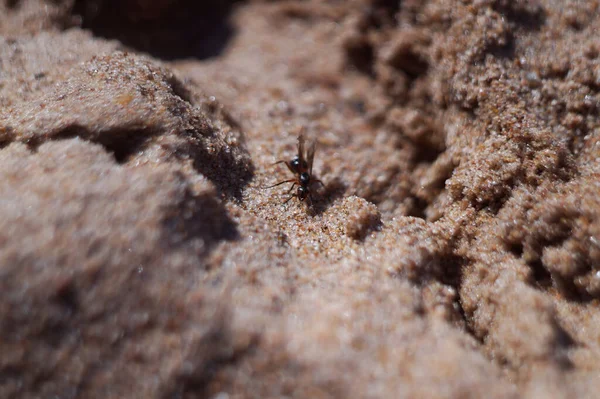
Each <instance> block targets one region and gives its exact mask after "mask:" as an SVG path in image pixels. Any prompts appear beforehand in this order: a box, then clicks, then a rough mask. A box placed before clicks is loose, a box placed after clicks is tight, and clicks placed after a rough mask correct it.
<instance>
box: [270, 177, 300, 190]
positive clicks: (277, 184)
mask: <svg viewBox="0 0 600 399" xmlns="http://www.w3.org/2000/svg"><path fill="white" fill-rule="evenodd" d="M295 181H296V179H289V180H284V181H280V182H279V183H276V184H273V185H272V186H267V187H265V188H273V187H277V186H281V185H282V184H285V183H291V182H295Z"/></svg>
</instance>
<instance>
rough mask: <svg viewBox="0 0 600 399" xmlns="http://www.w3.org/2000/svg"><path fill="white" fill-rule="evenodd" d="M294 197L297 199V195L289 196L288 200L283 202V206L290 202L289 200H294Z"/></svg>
mask: <svg viewBox="0 0 600 399" xmlns="http://www.w3.org/2000/svg"><path fill="white" fill-rule="evenodd" d="M294 197H297V195H296V194H292V195H290V196H289V198H288V199H286V200H285V201H284V202H283V204H284V205H285V204H287V203H288V202H290V200H291V199H292V198H294Z"/></svg>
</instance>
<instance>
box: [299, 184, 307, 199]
mask: <svg viewBox="0 0 600 399" xmlns="http://www.w3.org/2000/svg"><path fill="white" fill-rule="evenodd" d="M297 195H298V199H299V200H300V201H304V200H305V199H306V196H307V195H308V189H306V188H304V187H302V186H300V187H298V192H297Z"/></svg>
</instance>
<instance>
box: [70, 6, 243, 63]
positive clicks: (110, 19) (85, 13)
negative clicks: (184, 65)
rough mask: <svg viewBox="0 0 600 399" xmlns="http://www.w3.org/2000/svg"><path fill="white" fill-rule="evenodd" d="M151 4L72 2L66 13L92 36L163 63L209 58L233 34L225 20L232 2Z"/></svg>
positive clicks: (220, 48)
mask: <svg viewBox="0 0 600 399" xmlns="http://www.w3.org/2000/svg"><path fill="white" fill-rule="evenodd" d="M157 3H158V4H154V3H152V2H135V1H133V2H132V1H128V2H122V1H118V0H76V1H75V5H74V6H73V11H72V13H73V14H74V15H76V16H79V17H80V18H81V19H82V27H83V28H84V29H89V30H91V31H92V32H93V34H94V35H96V36H99V37H103V38H107V39H117V40H119V41H121V42H122V43H123V44H124V45H126V46H128V47H131V48H134V49H136V50H138V51H142V52H148V53H150V54H151V55H152V56H154V57H157V58H161V59H164V60H175V59H184V58H196V59H206V58H211V57H215V56H217V55H219V54H220V53H221V52H222V51H223V50H224V48H225V47H226V45H227V43H228V42H229V40H230V39H231V37H232V36H233V35H234V33H235V29H234V27H233V26H232V24H231V23H230V20H229V15H230V13H231V12H232V9H233V6H234V5H235V3H237V1H236V0H225V1H218V0H209V1H194V0H181V1H176V2H164V1H163V2H157Z"/></svg>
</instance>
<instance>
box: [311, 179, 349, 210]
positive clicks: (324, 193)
mask: <svg viewBox="0 0 600 399" xmlns="http://www.w3.org/2000/svg"><path fill="white" fill-rule="evenodd" d="M347 188H348V185H347V184H345V183H344V182H343V181H342V180H341V179H340V178H339V177H334V178H333V179H332V180H330V181H328V182H327V183H326V184H325V185H324V187H323V188H322V189H321V190H319V191H317V195H315V196H313V203H312V207H311V208H310V209H311V213H313V214H314V215H321V214H322V213H323V212H325V211H326V210H327V208H329V207H330V206H331V204H333V203H334V202H335V201H336V200H337V199H339V198H342V197H343V196H344V193H345V192H346V189H347Z"/></svg>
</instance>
